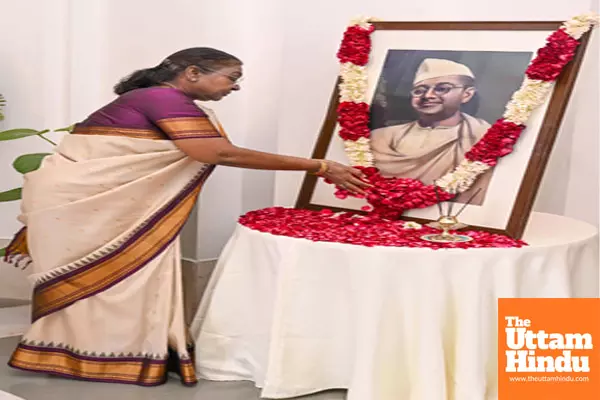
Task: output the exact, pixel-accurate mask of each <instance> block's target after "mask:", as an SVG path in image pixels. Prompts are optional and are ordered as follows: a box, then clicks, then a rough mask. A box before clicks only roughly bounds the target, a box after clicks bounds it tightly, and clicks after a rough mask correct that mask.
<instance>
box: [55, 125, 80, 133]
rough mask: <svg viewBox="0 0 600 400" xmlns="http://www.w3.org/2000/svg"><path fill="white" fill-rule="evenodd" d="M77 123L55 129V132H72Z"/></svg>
mask: <svg viewBox="0 0 600 400" xmlns="http://www.w3.org/2000/svg"><path fill="white" fill-rule="evenodd" d="M74 127H75V125H71V126H67V127H66V128H60V129H55V130H54V132H71V131H72V130H73V128H74Z"/></svg>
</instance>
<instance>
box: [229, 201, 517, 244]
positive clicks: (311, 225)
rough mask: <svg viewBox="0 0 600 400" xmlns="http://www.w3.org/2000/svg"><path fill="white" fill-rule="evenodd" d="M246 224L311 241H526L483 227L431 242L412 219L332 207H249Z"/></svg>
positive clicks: (429, 230)
mask: <svg viewBox="0 0 600 400" xmlns="http://www.w3.org/2000/svg"><path fill="white" fill-rule="evenodd" d="M239 223H240V224H241V225H244V226H245V227H247V228H249V229H252V230H255V231H259V232H265V233H270V234H272V235H277V236H288V237H292V238H301V239H307V240H312V241H314V242H333V243H345V244H353V245H360V246H367V247H373V246H388V247H418V248H429V249H444V248H460V249H467V248H482V247H523V246H526V243H525V242H523V241H521V240H515V239H513V238H510V237H508V236H504V235H498V234H493V233H490V232H484V231H466V232H462V234H465V235H469V236H471V237H472V238H473V240H472V241H470V242H463V243H433V242H428V241H425V240H423V239H421V236H423V235H425V234H431V233H439V231H438V230H436V229H434V228H431V227H428V226H422V225H419V224H417V223H415V222H404V221H388V220H384V219H382V218H381V217H380V216H378V215H374V214H371V215H368V216H361V215H358V214H356V213H350V212H348V213H341V214H335V213H333V211H331V210H322V211H311V210H301V209H295V208H284V207H271V208H265V209H262V210H256V211H250V212H248V213H247V214H245V215H243V216H242V217H240V219H239Z"/></svg>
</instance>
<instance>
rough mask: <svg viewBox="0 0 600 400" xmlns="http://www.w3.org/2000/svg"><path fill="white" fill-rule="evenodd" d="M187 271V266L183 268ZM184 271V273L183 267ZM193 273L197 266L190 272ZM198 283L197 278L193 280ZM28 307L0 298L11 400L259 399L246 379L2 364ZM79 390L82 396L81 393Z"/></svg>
mask: <svg viewBox="0 0 600 400" xmlns="http://www.w3.org/2000/svg"><path fill="white" fill-rule="evenodd" d="M210 267H211V266H207V268H206V269H204V271H202V272H203V273H202V277H201V278H203V279H197V280H194V279H191V280H188V281H195V282H196V283H195V286H196V287H193V288H192V287H189V288H188V291H187V293H192V296H191V298H189V299H188V304H189V303H192V304H191V305H190V306H189V309H188V310H186V311H187V312H186V314H187V316H188V318H189V317H190V316H191V315H193V310H194V307H195V306H196V305H197V303H198V301H199V299H200V297H201V294H202V291H203V289H204V286H205V285H206V281H207V276H206V275H208V274H207V273H206V272H207V271H206V270H207V269H208V270H209V268H210ZM188 271H189V270H188ZM192 271H193V270H192ZM188 274H189V272H188ZM196 274H198V271H194V272H192V274H191V275H196ZM198 282H199V283H198ZM29 315H30V307H29V306H28V305H26V302H23V301H15V300H11V299H2V298H0V400H13V399H12V396H11V397H6V396H7V395H6V394H3V392H5V393H10V394H13V395H15V396H17V397H18V398H20V399H23V400H106V399H110V400H162V399H178V400H259V399H260V395H259V393H260V390H259V389H257V388H255V387H254V384H253V383H251V382H231V383H230V382H227V383H221V382H207V381H201V382H200V383H198V385H197V386H195V387H192V388H189V387H184V386H182V385H181V383H180V382H179V381H178V380H177V379H175V378H174V379H172V380H170V381H169V382H168V383H167V384H166V385H163V386H158V387H152V388H143V387H137V386H130V385H116V384H103V383H93V382H80V381H74V380H67V379H63V378H55V377H50V376H47V375H40V374H32V373H27V372H21V371H18V370H14V369H12V368H10V367H8V366H7V362H8V359H9V357H10V355H11V353H12V351H13V349H14V348H15V347H16V345H17V343H18V342H19V337H20V335H22V334H23V333H25V332H26V330H27V328H28V326H29ZM82 393H85V395H82ZM345 398H346V396H345V393H344V392H342V391H334V392H327V393H321V394H317V395H314V396H308V397H302V398H301V399H302V400H344V399H345Z"/></svg>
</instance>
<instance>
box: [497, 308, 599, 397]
mask: <svg viewBox="0 0 600 400" xmlns="http://www.w3.org/2000/svg"><path fill="white" fill-rule="evenodd" d="M598 399H600V299H597V298H589V299H498V400H598Z"/></svg>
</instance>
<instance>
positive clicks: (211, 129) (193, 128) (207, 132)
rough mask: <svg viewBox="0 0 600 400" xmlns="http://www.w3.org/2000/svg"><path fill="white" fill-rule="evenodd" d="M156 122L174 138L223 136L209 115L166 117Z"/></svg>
mask: <svg viewBox="0 0 600 400" xmlns="http://www.w3.org/2000/svg"><path fill="white" fill-rule="evenodd" d="M156 124H157V125H158V126H159V127H160V129H161V130H162V131H164V132H166V133H167V135H168V136H169V138H171V139H172V140H182V139H209V138H220V137H223V135H221V133H220V132H219V130H218V129H217V128H216V127H215V126H214V125H213V123H212V122H211V121H210V119H209V118H208V117H177V118H164V119H161V120H158V121H157V122H156Z"/></svg>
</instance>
